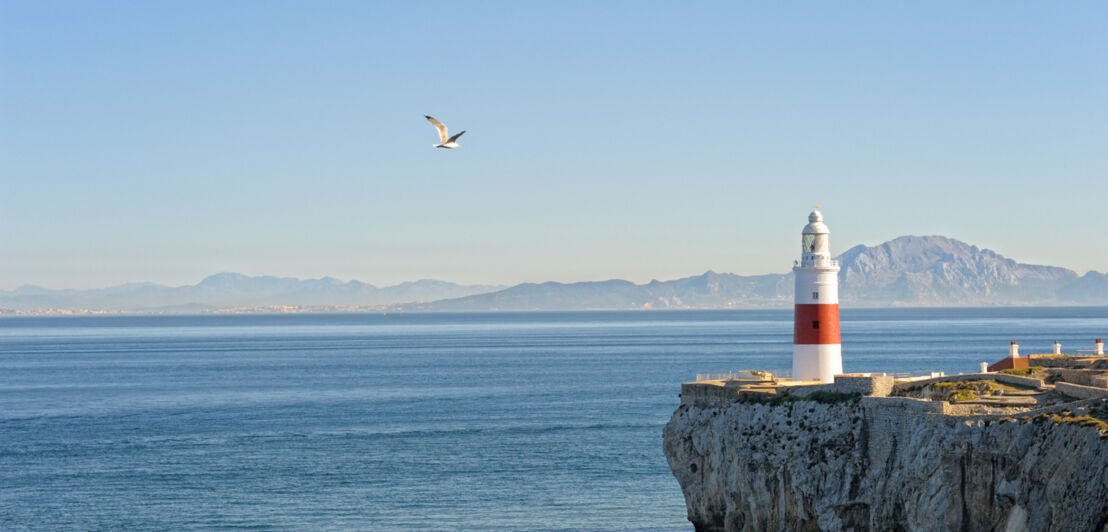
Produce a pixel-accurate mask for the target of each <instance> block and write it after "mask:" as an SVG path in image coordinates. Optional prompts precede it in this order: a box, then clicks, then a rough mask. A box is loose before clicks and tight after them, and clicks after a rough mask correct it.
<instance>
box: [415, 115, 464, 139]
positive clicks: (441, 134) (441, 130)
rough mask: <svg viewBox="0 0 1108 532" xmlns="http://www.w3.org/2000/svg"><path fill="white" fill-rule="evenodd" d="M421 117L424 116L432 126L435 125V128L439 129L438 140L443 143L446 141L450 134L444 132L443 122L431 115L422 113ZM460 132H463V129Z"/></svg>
mask: <svg viewBox="0 0 1108 532" xmlns="http://www.w3.org/2000/svg"><path fill="white" fill-rule="evenodd" d="M423 117H424V118H426V119H427V121H428V122H430V123H431V125H432V126H435V129H437V130H439V142H441V143H443V144H445V143H446V142H447V140H446V139H447V137H449V136H450V134H449V133H447V132H446V124H443V123H442V122H439V121H438V120H435V119H434V118H431V115H423ZM462 133H465V131H463V132H462Z"/></svg>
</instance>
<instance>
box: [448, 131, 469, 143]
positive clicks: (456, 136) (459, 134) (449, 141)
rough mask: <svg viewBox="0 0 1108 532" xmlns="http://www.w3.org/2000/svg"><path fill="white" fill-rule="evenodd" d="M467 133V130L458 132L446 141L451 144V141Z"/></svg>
mask: <svg viewBox="0 0 1108 532" xmlns="http://www.w3.org/2000/svg"><path fill="white" fill-rule="evenodd" d="M465 134H466V132H465V131H464V130H463V131H462V132H461V133H458V134H457V135H454V136H453V137H450V140H448V141H446V143H447V144H449V143H451V142H454V141H455V140H458V137H460V136H462V135H465Z"/></svg>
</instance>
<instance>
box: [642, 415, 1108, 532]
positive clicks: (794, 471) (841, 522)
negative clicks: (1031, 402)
mask: <svg viewBox="0 0 1108 532" xmlns="http://www.w3.org/2000/svg"><path fill="white" fill-rule="evenodd" d="M1085 403H1086V404H1087V405H1089V406H1086V407H1085V408H1086V409H1088V408H1091V409H1094V410H1093V411H1094V412H1101V411H1099V410H1096V409H1105V408H1108V404H1106V403H1105V400H1104V399H1099V400H1095V401H1092V402H1089V401H1086V402H1085ZM1101 413H1102V412H1101ZM663 439H664V448H665V454H666V458H667V459H668V461H669V465H670V468H671V469H672V470H673V474H674V476H676V478H677V480H678V483H679V484H680V485H681V489H682V491H683V492H684V495H685V502H686V504H687V507H688V517H689V520H690V521H691V522H692V523H693V524H694V525H696V528H697V530H727V531H758V530H973V531H977V530H1010V531H1014V530H1093V531H1108V437H1103V436H1102V431H1100V430H1098V428H1097V427H1096V426H1093V423H1092V422H1089V423H1086V424H1082V423H1080V422H1058V418H1057V416H1055V418H1054V420H1052V419H1051V417H1050V416H1046V415H1040V416H1037V417H1027V418H1020V417H1019V416H1016V417H1014V418H997V417H994V418H989V419H985V418H965V417H956V416H946V415H937V414H925V413H922V412H918V411H914V410H912V409H911V408H908V407H907V405H906V404H905V406H901V403H898V402H897V401H895V400H890V399H874V398H861V399H855V400H848V401H844V402H836V403H821V402H817V401H811V400H805V401H796V402H791V403H786V404H783V405H778V406H769V405H765V404H751V403H743V402H732V403H729V404H722V405H699V406H698V405H695V404H688V403H683V404H682V405H681V407H680V408H679V409H678V410H677V411H676V412H675V413H674V414H673V417H672V419H671V420H670V422H669V423H668V424H667V425H666V427H665V429H664V431H663Z"/></svg>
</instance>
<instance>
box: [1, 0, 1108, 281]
mask: <svg viewBox="0 0 1108 532" xmlns="http://www.w3.org/2000/svg"><path fill="white" fill-rule="evenodd" d="M1105 28H1108V4H1105V3H1103V2H1066V3H1017V2H985V1H982V2H972V3H970V2H916V3H909V2H788V3H786V2H757V3H754V2H719V3H711V2H696V3H679V2H667V3H652V2H643V1H635V2H615V1H610V2H542V3H540V2H483V1H477V2H389V3H385V2H381V3H374V2H361V1H357V2H341V1H330V2H323V3H314V2H277V1H246V0H244V1H238V2H202V1H189V2H158V1H149V2H148V1H142V2H139V1H135V2H113V1H105V2H65V1H56V2H39V1H19V0H6V1H4V2H0V228H2V229H0V289H14V288H16V287H18V286H21V285H25V284H34V285H39V286H44V287H50V288H92V287H104V286H110V285H116V284H121V283H125V282H140V281H141V282H156V283H161V284H168V285H182V284H193V283H196V282H198V281H200V280H201V279H202V278H203V277H205V276H207V275H211V274H214V273H217V272H223V271H233V272H239V273H244V274H248V275H277V276H290V277H301V278H309V277H323V276H332V277H337V278H339V279H343V280H348V279H358V280H361V281H365V282H369V283H373V284H376V285H388V284H395V283H398V282H402V281H408V280H416V279H421V278H435V279H443V280H448V281H454V282H458V283H466V284H471V283H479V284H515V283H519V282H528V281H534V282H538V281H547V280H555V281H564V282H569V281H581V280H600V279H610V278H624V279H629V280H632V281H636V282H645V281H649V280H651V279H660V280H664V279H673V278H678V277H684V276H688V275H695V274H699V273H702V272H704V271H706V270H709V269H711V270H715V271H717V272H734V273H738V274H760V273H770V272H785V271H788V269H789V268H790V267H791V265H792V261H793V260H794V259H795V258H797V257H798V255H799V250H800V230H801V228H802V227H803V226H804V224H805V223H807V218H806V217H807V214H808V212H809V211H810V210H811V208H812V206H813V205H815V204H818V205H820V206H821V210H822V211H823V213H824V216H825V218H826V222H827V224H828V225H829V227H830V228H831V231H832V235H831V239H832V240H831V245H832V252H833V253H835V254H838V253H840V252H842V251H845V250H846V249H848V248H849V247H851V246H854V245H858V244H866V245H876V244H880V243H881V242H884V241H886V240H889V239H892V238H895V237H898V236H902V235H932V234H938V235H944V236H949V237H952V238H957V239H959V240H963V241H966V242H968V243H970V244H974V245H977V246H980V247H985V248H989V249H992V250H994V251H997V252H998V253H1001V254H1003V255H1005V256H1007V257H1009V258H1013V259H1015V260H1018V261H1020V262H1028V263H1036V264H1051V265H1057V266H1064V267H1068V268H1071V269H1074V270H1077V271H1078V272H1079V273H1084V272H1085V271H1087V270H1097V271H1105V270H1108V229H1106V225H1108V224H1106V223H1105V218H1106V214H1108V204H1106V201H1108V31H1106V30H1105ZM424 114H430V115H432V116H435V117H436V118H438V119H440V120H442V121H443V122H445V123H446V124H447V125H448V126H449V127H450V128H451V131H461V130H463V129H464V130H466V131H467V133H466V135H465V136H463V137H462V138H461V139H460V143H461V145H462V148H460V149H456V150H442V149H434V148H432V144H434V143H436V142H437V141H438V138H437V136H436V134H435V132H434V130H433V128H432V127H431V126H430V125H429V124H428V123H427V122H426V121H425V120H424V118H423V115H424Z"/></svg>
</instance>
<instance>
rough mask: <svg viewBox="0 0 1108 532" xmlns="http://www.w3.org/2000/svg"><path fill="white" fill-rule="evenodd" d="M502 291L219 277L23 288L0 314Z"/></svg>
mask: <svg viewBox="0 0 1108 532" xmlns="http://www.w3.org/2000/svg"><path fill="white" fill-rule="evenodd" d="M503 288H505V287H504V286H485V285H459V284H454V283H450V282H446V281H436V280H432V279H424V280H421V281H413V282H407V283H401V284H398V285H394V286H386V287H380V288H379V287H376V286H373V285H371V284H366V283H363V282H361V281H348V282H345V283H344V282H342V281H339V280H338V279H334V278H332V277H324V278H322V279H296V278H291V277H271V276H259V277H250V276H246V275H242V274H238V273H219V274H216V275H212V276H210V277H207V278H205V279H204V280H202V281H200V282H199V283H197V284H195V285H191V286H176V287H169V286H163V285H158V284H153V283H128V284H124V285H119V286H113V287H110V288H98V289H92V290H51V289H47V288H40V287H37V286H22V287H20V288H17V289H15V290H10V291H3V290H0V311H8V312H27V311H39V310H43V309H85V310H109V311H125V312H183V313H190V312H205V311H212V310H220V309H242V310H266V309H267V308H268V307H288V306H293V307H306V308H307V309H308V310H376V309H380V308H384V307H385V306H387V305H395V304H398V303H406V302H412V301H435V300H439V299H447V298H457V297H462V296H468V295H471V294H479V293H485V292H492V291H496V290H501V289H503Z"/></svg>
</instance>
